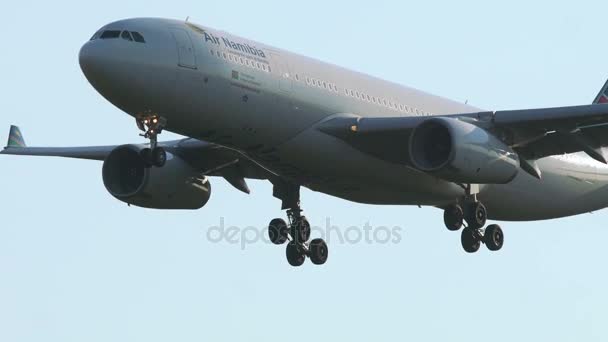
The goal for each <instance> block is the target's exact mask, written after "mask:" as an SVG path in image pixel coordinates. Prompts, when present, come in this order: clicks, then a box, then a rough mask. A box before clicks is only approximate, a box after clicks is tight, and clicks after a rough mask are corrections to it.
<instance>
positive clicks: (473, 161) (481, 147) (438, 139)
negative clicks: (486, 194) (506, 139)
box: [409, 117, 519, 184]
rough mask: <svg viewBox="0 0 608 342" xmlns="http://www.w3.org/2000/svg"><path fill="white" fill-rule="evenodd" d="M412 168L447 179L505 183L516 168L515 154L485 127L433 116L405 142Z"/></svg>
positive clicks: (517, 159) (516, 156)
mask: <svg viewBox="0 0 608 342" xmlns="http://www.w3.org/2000/svg"><path fill="white" fill-rule="evenodd" d="M409 153H410V160H411V162H412V164H413V165H414V167H415V168H417V169H419V170H421V171H425V172H428V173H430V174H433V175H436V176H437V177H439V178H442V179H444V180H447V181H450V182H458V183H466V184H505V183H509V182H510V181H511V180H513V178H515V176H517V173H518V171H519V157H518V155H517V153H515V152H514V151H513V150H512V149H511V148H510V147H509V146H507V145H506V144H505V143H503V142H502V141H501V140H499V139H498V138H496V137H495V136H493V135H492V134H490V133H489V132H488V131H486V130H485V129H483V128H481V127H478V126H475V125H473V124H470V123H468V122H465V121H461V120H458V119H452V118H445V117H442V118H433V119H429V120H426V121H424V122H422V123H421V124H420V125H418V127H416V128H415V129H414V131H413V132H412V135H411V136H410V143H409Z"/></svg>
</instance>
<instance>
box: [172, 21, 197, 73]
mask: <svg viewBox="0 0 608 342" xmlns="http://www.w3.org/2000/svg"><path fill="white" fill-rule="evenodd" d="M171 34H172V35H173V38H175V43H176V44H177V57H178V62H177V65H178V66H180V67H182V68H188V69H196V55H195V52H194V46H193V45H192V40H191V39H190V36H189V35H188V32H186V31H184V30H182V29H178V28H172V29H171Z"/></svg>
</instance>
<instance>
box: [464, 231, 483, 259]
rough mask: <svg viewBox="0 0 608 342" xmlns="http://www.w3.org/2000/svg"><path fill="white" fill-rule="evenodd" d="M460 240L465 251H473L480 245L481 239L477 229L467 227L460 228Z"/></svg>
mask: <svg viewBox="0 0 608 342" xmlns="http://www.w3.org/2000/svg"><path fill="white" fill-rule="evenodd" d="M460 242H461V243H462V248H464V250H465V252H467V253H475V252H477V251H478V250H479V247H480V246H481V241H480V239H479V235H478V233H477V231H476V230H474V229H471V228H469V227H467V228H465V229H463V230H462V235H461V236H460Z"/></svg>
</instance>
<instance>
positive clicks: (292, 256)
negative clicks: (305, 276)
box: [285, 241, 306, 267]
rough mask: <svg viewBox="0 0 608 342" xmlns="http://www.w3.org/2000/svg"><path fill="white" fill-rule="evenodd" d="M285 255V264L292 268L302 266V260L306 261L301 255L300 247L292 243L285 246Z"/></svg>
mask: <svg viewBox="0 0 608 342" xmlns="http://www.w3.org/2000/svg"><path fill="white" fill-rule="evenodd" d="M285 254H286V256H287V262H289V264H290V265H291V266H294V267H298V266H302V264H303V263H304V260H306V256H305V255H304V253H302V250H301V249H300V246H299V245H298V244H297V243H296V242H294V241H292V242H290V243H288V244H287V250H286V253H285Z"/></svg>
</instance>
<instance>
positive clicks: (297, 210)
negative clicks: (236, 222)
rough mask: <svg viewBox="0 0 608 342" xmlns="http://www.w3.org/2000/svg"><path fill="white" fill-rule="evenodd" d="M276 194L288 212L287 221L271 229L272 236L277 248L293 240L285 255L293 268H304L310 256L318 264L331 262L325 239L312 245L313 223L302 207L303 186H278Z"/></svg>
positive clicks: (315, 240) (281, 220)
mask: <svg viewBox="0 0 608 342" xmlns="http://www.w3.org/2000/svg"><path fill="white" fill-rule="evenodd" d="M274 195H275V197H278V198H279V199H281V200H282V201H283V209H287V219H288V222H285V220H283V219H280V218H276V219H274V220H272V221H271V222H270V225H269V226H268V236H269V238H270V241H271V242H272V243H274V244H275V245H281V244H284V243H285V242H287V241H289V243H288V244H287V250H286V252H285V255H286V256H287V262H289V264H290V265H291V266H296V267H297V266H301V265H302V264H303V263H304V261H305V260H306V257H308V258H310V261H312V263H313V264H315V265H323V264H324V263H325V262H326V261H327V257H328V255H329V250H328V248H327V244H326V243H325V241H324V240H323V239H314V240H312V241H310V242H308V240H309V239H310V233H311V229H310V223H309V222H308V220H307V219H306V217H304V216H303V215H302V208H301V207H300V187H299V186H297V185H292V184H280V183H279V184H276V183H275V184H274Z"/></svg>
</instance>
